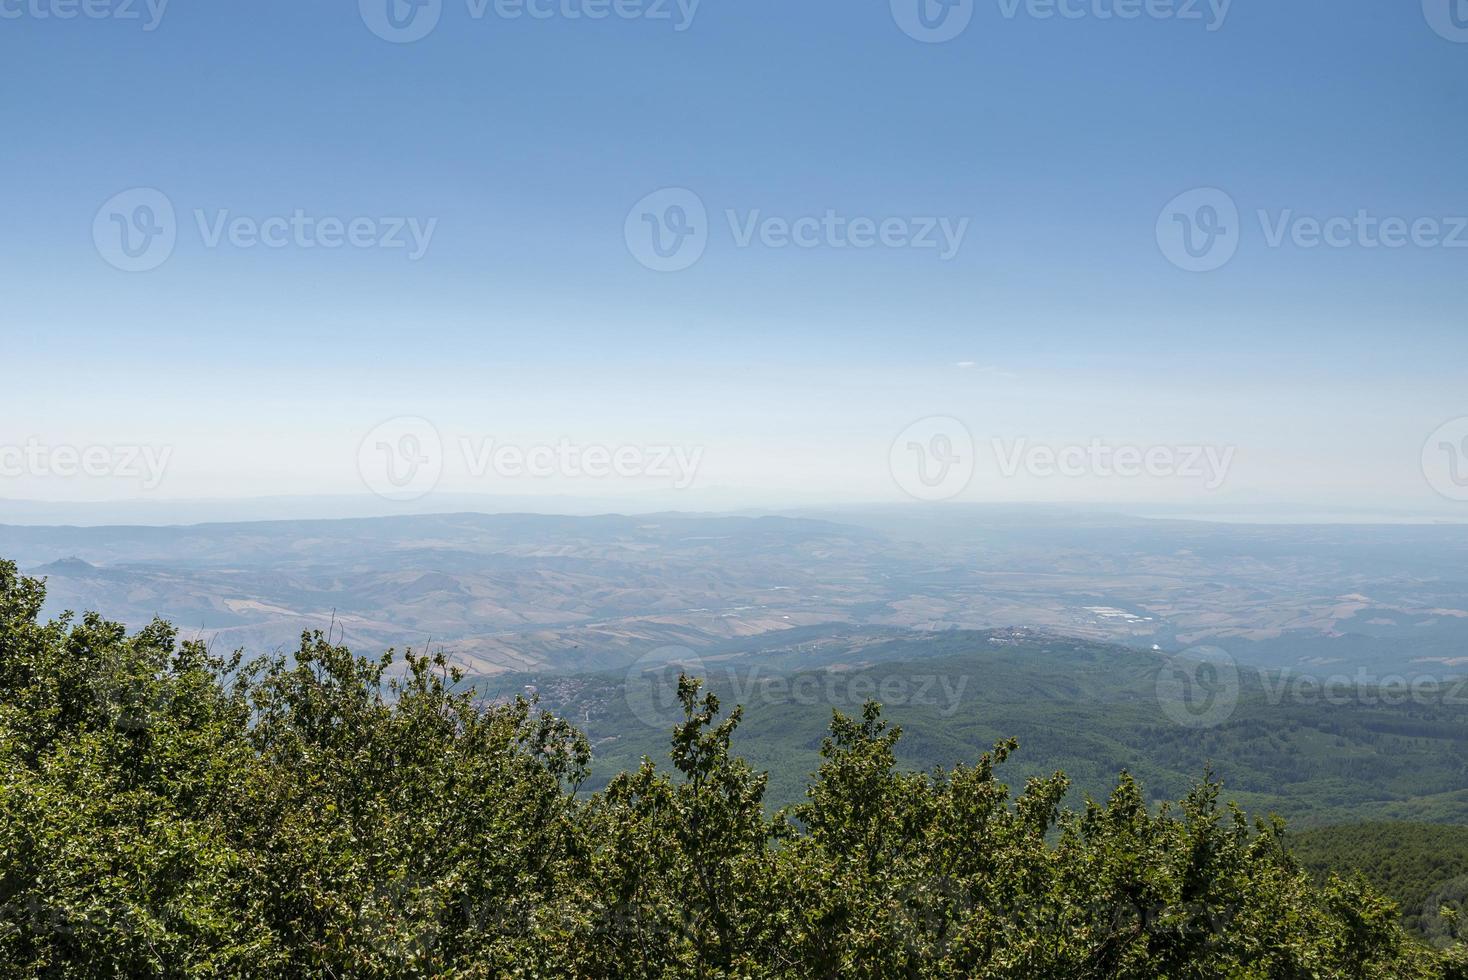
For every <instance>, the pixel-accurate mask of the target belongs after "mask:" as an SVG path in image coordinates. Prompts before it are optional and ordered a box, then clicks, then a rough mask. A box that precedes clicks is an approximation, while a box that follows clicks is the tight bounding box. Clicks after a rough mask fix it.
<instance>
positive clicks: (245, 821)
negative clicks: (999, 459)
mask: <svg viewBox="0 0 1468 980" xmlns="http://www.w3.org/2000/svg"><path fill="white" fill-rule="evenodd" d="M43 600H44V595H43V589H42V587H41V585H40V584H39V583H37V582H34V581H29V580H26V579H24V578H21V577H19V576H18V575H17V574H16V570H15V567H14V566H13V565H11V564H8V563H4V562H0V973H3V975H5V976H15V977H78V978H81V977H87V978H90V977H128V978H134V977H283V978H296V977H300V978H306V977H310V978H320V977H337V978H347V977H352V978H377V977H381V978H389V977H393V978H396V977H459V978H491V977H493V978H501V977H588V978H591V977H596V978H602V977H604V978H609V980H610V978H617V980H624V978H661V980H681V978H688V977H699V978H710V980H712V978H728V980H733V978H746V977H749V978H754V977H759V978H765V977H770V978H835V977H841V978H846V977H855V978H871V980H877V978H889V977H891V978H897V977H903V978H928V977H935V978H953V980H958V978H976V977H1013V978H1032V977H1046V978H1091V977H1094V978H1098V980H1099V978H1117V977H1120V978H1135V980H1144V978H1145V980H1151V978H1155V977H1191V978H1205V977H1234V978H1257V980H1264V978H1275V977H1301V978H1303V977H1317V978H1334V977H1342V978H1344V977H1350V978H1381V980H1386V978H1424V980H1425V978H1441V980H1449V978H1451V980H1461V978H1464V977H1468V951H1465V948H1464V946H1463V945H1462V944H1456V945H1454V946H1453V947H1451V948H1450V949H1448V950H1446V951H1441V952H1439V951H1433V950H1430V949H1428V948H1427V947H1425V946H1422V945H1419V944H1415V943H1413V942H1412V941H1411V940H1410V939H1409V938H1408V937H1407V936H1406V934H1405V933H1404V932H1403V931H1402V929H1401V927H1400V925H1399V924H1398V922H1397V917H1396V910H1395V908H1394V906H1392V905H1391V903H1389V902H1388V901H1386V900H1385V899H1383V898H1381V897H1379V896H1378V895H1377V894H1376V893H1374V892H1373V891H1372V890H1371V888H1370V886H1369V885H1367V884H1365V883H1364V882H1357V881H1348V880H1342V879H1339V878H1334V877H1332V878H1328V879H1326V880H1325V881H1323V882H1319V881H1316V880H1314V879H1313V878H1312V876H1311V874H1310V873H1309V872H1308V871H1307V870H1306V869H1304V868H1303V867H1302V866H1301V865H1299V864H1298V862H1297V861H1296V860H1295V859H1294V858H1293V857H1292V856H1291V854H1290V853H1289V851H1288V849H1287V847H1286V837H1285V832H1284V830H1283V828H1282V826H1281V825H1280V824H1279V823H1278V822H1257V823H1252V824H1251V822H1250V821H1249V820H1248V819H1246V817H1245V816H1244V814H1243V813H1242V812H1240V811H1239V810H1237V809H1233V808H1227V807H1224V806H1221V805H1220V803H1219V795H1220V791H1221V789H1220V787H1219V785H1218V784H1217V783H1216V782H1213V781H1211V780H1208V779H1200V780H1198V781H1196V782H1195V783H1194V784H1193V785H1192V786H1191V788H1189V789H1188V790H1187V792H1186V793H1185V795H1184V796H1183V798H1182V799H1181V802H1179V803H1177V804H1174V805H1171V806H1166V807H1155V806H1152V805H1149V803H1148V801H1147V799H1146V798H1145V797H1144V795H1143V793H1142V791H1141V788H1140V787H1139V786H1138V784H1137V782H1136V781H1135V780H1134V779H1133V778H1132V777H1130V776H1127V775H1122V776H1121V777H1119V778H1117V779H1114V780H1113V782H1112V788H1111V790H1110V791H1109V792H1108V793H1107V794H1105V797H1104V800H1103V801H1102V802H1099V803H1095V804H1090V805H1086V806H1084V807H1082V808H1079V809H1070V808H1066V807H1064V806H1063V803H1062V801H1063V800H1064V798H1065V797H1066V794H1067V788H1068V781H1067V779H1066V777H1065V776H1064V775H1063V774H1060V773H1053V774H1050V775H1047V776H1044V777H1037V778H1034V779H1030V780H1027V781H1025V783H1024V787H1023V789H1022V790H1019V791H1011V789H1010V788H1009V786H1008V785H1007V782H1008V781H1009V780H1011V779H1013V778H1014V776H1015V773H1014V771H1013V765H1012V759H1011V757H1022V752H1018V750H1017V747H1016V746H1015V744H1014V743H1013V742H1010V741H1001V742H998V743H997V744H996V745H995V746H994V747H992V748H991V749H990V750H989V751H987V752H985V753H983V754H976V755H974V756H973V757H971V758H970V759H968V760H967V761H966V762H964V763H962V764H959V765H956V766H954V767H952V768H948V769H944V770H942V771H933V772H927V773H917V772H911V771H904V769H903V768H902V767H901V766H900V765H899V763H898V760H897V757H896V753H897V752H899V751H904V750H903V749H902V746H903V743H904V740H903V738H902V735H901V733H900V732H899V731H898V730H897V729H895V728H893V727H891V726H890V725H889V724H888V722H887V721H886V719H884V717H883V715H882V712H881V710H880V708H879V707H878V706H877V705H876V704H875V703H874V702H869V703H866V704H864V705H863V706H862V707H861V708H860V709H858V711H856V712H855V713H854V714H853V715H846V714H840V715H836V716H834V717H833V718H830V719H828V725H827V731H826V734H825V736H824V737H823V738H822V739H820V741H819V748H818V751H817V754H816V757H817V760H818V762H817V766H818V771H817V772H816V774H815V775H814V776H813V777H812V779H811V780H810V782H809V785H808V787H807V791H806V793H805V794H804V797H803V800H802V802H801V803H800V804H799V805H798V806H796V807H795V808H793V809H789V810H785V811H783V812H781V813H778V814H774V815H771V814H770V813H769V812H768V810H767V807H766V800H765V791H766V779H765V777H764V775H763V774H761V773H760V772H759V771H758V770H757V769H756V768H753V767H751V766H750V765H749V764H748V763H746V762H745V761H744V760H742V759H741V758H739V757H738V755H737V754H736V753H734V752H733V751H732V743H733V741H734V739H735V737H736V734H737V732H738V730H739V727H740V725H741V722H742V717H741V713H740V712H739V711H738V710H737V709H736V710H734V711H731V712H730V711H725V710H724V709H723V707H722V706H721V704H720V703H719V701H718V699H717V698H716V697H714V696H713V695H710V694H706V693H704V692H701V691H700V690H699V685H698V683H697V682H696V681H694V680H692V679H686V678H685V679H682V680H680V681H679V683H678V686H677V691H676V694H677V698H678V717H677V718H676V719H675V723H674V724H673V726H672V727H671V729H670V731H669V732H668V733H667V734H666V735H665V738H667V736H668V735H670V736H671V738H670V739H669V740H668V741H666V742H665V743H664V744H665V745H668V744H670V745H671V751H670V752H668V753H667V755H668V757H669V760H670V762H671V766H670V767H666V768H665V767H660V766H657V765H655V764H653V763H651V762H648V763H644V764H641V765H639V766H638V767H636V768H635V770H633V771H629V772H624V773H621V774H619V775H617V776H615V777H613V778H612V779H610V781H609V782H607V784H606V785H605V786H604V788H603V789H602V790H601V791H600V792H597V793H595V794H593V795H591V796H589V797H587V796H583V795H582V794H581V793H580V792H579V790H580V788H581V786H582V784H583V782H584V780H585V777H586V774H587V766H588V765H589V763H590V761H591V751H590V748H591V747H590V745H589V744H588V742H587V740H586V739H585V737H584V736H583V735H582V734H581V733H580V732H578V731H577V730H576V729H575V728H573V727H572V726H571V725H570V724H568V723H567V722H565V721H562V720H560V719H558V718H556V717H554V716H553V715H550V714H547V713H543V712H540V711H537V710H536V709H535V708H534V706H533V705H531V704H529V703H527V702H526V701H523V700H519V701H515V702H513V703H507V704H491V703H486V702H483V701H482V700H480V699H479V698H478V696H477V695H476V693H475V692H474V691H473V690H472V689H469V688H467V687H466V686H465V685H464V684H463V683H462V681H463V678H462V676H461V675H459V674H458V673H457V672H456V671H455V670H453V669H452V668H451V667H449V666H448V664H447V663H446V662H445V661H444V659H443V658H442V657H436V658H426V657H421V656H413V655H411V654H410V655H408V656H407V657H406V658H405V659H403V658H397V657H394V656H393V655H392V654H387V655H383V656H379V657H374V658H372V659H366V658H361V657H357V656H354V655H353V654H352V653H351V651H349V650H347V649H345V648H343V647H340V646H337V645H333V644H332V643H331V642H329V641H328V640H327V639H326V638H325V637H323V636H321V635H320V634H315V635H309V636H306V637H303V639H302V643H301V646H300V648H299V649H298V650H297V651H296V652H295V654H294V656H292V657H290V658H286V657H284V656H281V655H274V656H270V657H266V658H264V659H261V660H258V661H254V662H252V663H248V664H242V663H241V662H240V661H239V659H238V657H235V658H231V659H221V658H217V657H214V656H212V655H211V654H210V652H209V651H208V650H207V649H206V648H205V647H204V646H203V645H201V644H198V643H182V644H180V643H179V642H178V640H177V635H176V633H175V632H174V630H173V629H172V628H171V627H169V626H168V625H167V624H164V623H155V624H153V625H152V626H150V627H148V628H146V629H144V630H142V631H140V632H138V633H136V634H134V635H128V633H127V632H126V630H124V629H123V628H122V627H120V626H118V625H116V624H113V623H109V622H108V621H106V620H105V619H103V618H101V617H100V616H96V615H88V616H85V617H83V618H82V619H80V620H74V619H71V618H69V617H67V618H63V619H61V620H59V621H53V622H44V621H42V620H41V619H40V618H39V611H40V609H41V605H42V602H43ZM920 751H931V748H920ZM1017 753H1018V755H1017ZM1447 914H1448V915H1449V917H1450V918H1451V916H1452V914H1453V912H1452V910H1449V911H1448V913H1447Z"/></svg>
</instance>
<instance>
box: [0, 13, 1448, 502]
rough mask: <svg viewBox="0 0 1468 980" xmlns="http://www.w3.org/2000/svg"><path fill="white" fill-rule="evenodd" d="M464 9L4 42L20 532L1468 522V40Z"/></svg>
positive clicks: (7, 403) (1267, 29)
mask: <svg viewBox="0 0 1468 980" xmlns="http://www.w3.org/2000/svg"><path fill="white" fill-rule="evenodd" d="M422 2H424V3H426V4H427V5H426V6H423V7H421V8H418V7H414V6H412V5H410V4H409V3H408V2H407V0H362V3H361V4H360V5H358V4H352V3H348V2H341V0H338V2H332V3H318V2H312V3H302V2H299V0H297V2H291V3H287V2H283V0H280V2H276V0H254V2H251V3H234V4H223V3H187V4H186V3H182V2H178V3H173V4H169V5H167V6H165V7H163V8H161V9H160V8H159V6H158V0H153V6H152V7H150V6H149V4H148V3H147V2H146V0H130V2H126V3H125V0H86V4H87V5H86V6H83V5H82V0H0V61H3V63H4V64H5V65H6V67H7V68H8V77H9V78H10V79H11V80H12V86H11V91H10V94H9V96H8V97H7V98H6V99H5V100H4V102H3V104H0V131H3V134H4V135H3V137H0V172H3V174H4V175H5V178H6V179H5V186H6V189H7V190H6V195H5V196H6V207H5V218H6V220H5V222H4V226H3V230H0V268H3V280H4V289H3V292H0V358H3V362H4V365H5V368H6V370H5V371H4V379H5V380H4V384H3V385H0V498H11V499H22V498H27V499H34V500H52V501H65V500H85V499H122V498H131V497H146V498H150V499H153V500H158V499H168V498H187V497H243V496H254V495H274V494H318V493H332V494H336V493H364V494H365V493H367V492H368V491H369V490H377V491H381V492H386V493H387V494H388V495H390V496H391V495H394V494H397V495H400V496H404V497H408V496H412V497H421V494H422V493H425V492H428V491H429V490H433V489H436V490H438V491H440V492H449V491H452V492H485V493H510V494H529V493H536V492H541V491H544V492H547V493H552V492H553V493H568V494H586V495H608V494H613V493H638V492H644V491H646V492H655V493H658V494H660V495H667V494H669V493H677V494H683V495H684V496H683V497H674V498H671V499H686V500H687V501H688V504H689V506H690V507H697V506H702V505H704V504H705V503H707V502H709V501H713V500H717V501H718V502H719V503H720V504H725V503H732V502H747V503H761V504H775V503H782V502H802V503H808V502H811V501H813V500H822V499H830V500H841V501H854V500H893V501H895V500H901V499H906V498H907V497H908V496H918V497H920V498H924V499H939V498H954V499H960V500H1022V499H1036V500H1105V501H1114V500H1127V501H1172V502H1182V503H1190V504H1191V503H1199V504H1208V505H1210V506H1221V507H1227V506H1233V505H1237V506H1240V507H1244V506H1253V505H1255V504H1261V503H1269V502H1293V503H1298V504H1304V505H1309V506H1319V507H1321V508H1322V509H1326V508H1334V507H1342V506H1361V507H1371V508H1385V507H1393V508H1402V509H1432V510H1434V511H1436V512H1440V513H1444V514H1449V515H1451V514H1455V513H1460V512H1463V511H1468V502H1459V501H1454V500H1451V499H1449V498H1451V497H1453V496H1455V495H1458V491H1460V490H1461V491H1462V494H1461V496H1463V497H1465V498H1468V441H1460V440H1468V422H1465V423H1459V424H1449V425H1448V426H1447V428H1445V429H1442V430H1441V431H1440V432H1438V433H1437V434H1434V431H1435V430H1438V429H1439V427H1440V426H1442V425H1444V423H1450V422H1451V420H1455V419H1461V418H1463V417H1465V416H1468V383H1465V382H1468V218H1459V219H1458V220H1457V221H1455V220H1454V219H1455V217H1457V216H1468V181H1465V169H1464V167H1465V163H1464V162H1465V160H1468V125H1465V123H1468V84H1465V83H1468V43H1464V42H1468V10H1463V9H1459V10H1457V11H1454V10H1453V9H1452V8H1451V7H1450V6H1449V4H1450V2H1458V0H1441V2H1439V0H1426V2H1425V3H1420V2H1419V0H1400V2H1395V3H1379V2H1367V0H1350V2H1345V3H1342V2H1339V0H1295V2H1289V3H1284V2H1279V0H1267V2H1266V0H1234V2H1233V3H1232V4H1220V3H1219V2H1217V0H1215V2H1214V3H1213V4H1212V5H1210V3H1209V2H1208V0H1200V2H1197V3H1194V2H1193V0H1060V2H1058V4H1049V5H1047V4H1046V3H1045V2H1044V0H1032V2H1030V3H1023V2H1017V0H988V2H976V0H966V2H959V3H958V5H957V6H954V7H952V8H951V9H949V8H944V7H943V6H942V5H941V4H940V3H939V2H938V0H922V2H924V3H925V4H926V6H925V7H924V8H923V9H919V8H918V6H917V5H918V3H919V0H892V2H891V3H889V0H870V2H864V3H853V2H850V0H842V2H837V0H826V2H820V0H815V2H806V3H792V2H790V0H778V2H776V0H737V2H736V0H702V2H701V3H697V4H691V2H690V0H684V2H683V3H682V5H680V4H679V3H678V2H677V0H667V2H664V0H617V2H615V3H613V2H612V0H524V2H520V0H500V2H499V3H498V4H496V3H494V2H493V0H491V2H489V4H488V5H487V6H481V5H480V4H479V0H442V2H441V3H439V2H436V0H422ZM389 4H391V5H392V6H391V7H389ZM73 13H75V14H77V16H75V17H70V18H67V17H64V16H62V15H66V14H73ZM88 13H90V14H92V15H95V16H87V14H88ZM532 13H533V14H534V15H535V16H532ZM1047 13H1053V14H1054V15H1053V16H1046V14H1047ZM1167 13H1170V14H1172V16H1163V15H1164V14H1167ZM516 14H518V16H516ZM1122 14H1131V15H1135V16H1127V17H1124V16H1122ZM597 15H604V16H597ZM149 27H152V28H153V29H151V30H150V29H149ZM418 34H423V35H424V36H422V37H421V38H419V39H417V40H413V41H410V42H407V43H404V42H405V41H406V39H407V38H409V37H413V36H416V35H418ZM950 34H952V35H954V36H952V37H951V38H950V39H948V40H946V41H942V42H941V43H932V42H934V41H936V39H938V38H940V37H944V36H947V35H950ZM670 188H671V189H679V190H676V191H668V190H667V189H670ZM139 189H145V190H139ZM1199 189H1212V190H1206V191H1202V192H1200V193H1190V192H1197V191H1199ZM658 192H662V193H658ZM119 195H120V196H119ZM649 195H652V196H651V197H649ZM1230 207H1234V208H1236V209H1237V213H1236V214H1235V213H1232V212H1231V211H1230V210H1229V208H1230ZM167 210H171V211H172V220H169V216H168V214H166V213H165V212H166V211H167ZM1261 211H1262V212H1264V214H1263V215H1261V214H1260V212H1261ZM238 219H244V220H243V221H240V220H238ZM357 219H362V220H357ZM800 219H812V220H807V221H805V222H801V221H800ZM1312 219H1313V221H1314V222H1317V223H1318V224H1316V225H1312V223H1311V221H1312ZM1332 219H1335V220H1332ZM333 223H336V224H335V227H334V226H333ZM654 229H655V230H656V231H657V232H658V241H657V242H654V241H653V237H652V236H653V231H654ZM1322 236H1323V237H1324V238H1325V239H1328V240H1329V242H1328V243H1326V242H1322V241H1320V239H1321V237H1322ZM261 239H264V240H265V242H268V244H267V243H262V242H261ZM331 246H335V247H331ZM399 246H400V247H399ZM930 246H931V247H930ZM659 248H661V249H662V253H660V252H659V251H658V249H659ZM1190 249H1191V251H1190ZM130 253H131V254H130ZM683 266H686V267H683ZM143 267H151V268H147V271H125V270H126V269H128V268H143ZM670 268H671V269H673V270H674V271H667V270H668V269H670ZM1196 269H1204V270H1206V271H1194V270H1196ZM405 419H406V420H411V421H402V420H405ZM931 419H936V421H926V422H925V421H920V420H931ZM391 420H398V421H391ZM416 420H425V422H426V424H427V425H428V426H430V427H431V428H429V429H425V428H424V424H425V423H424V422H419V421H416ZM384 423H385V425H384ZM955 425H956V426H958V428H955ZM434 439H436V440H437V442H436V443H434V441H433V440H434ZM965 439H967V440H968V442H965ZM405 440H406V441H405ZM970 443H971V445H970ZM506 447H508V448H509V450H514V451H518V452H519V453H520V457H518V458H520V462H521V465H519V466H517V465H515V464H516V459H517V457H516V455H515V452H513V451H512V452H509V454H508V455H507V456H503V455H502V456H496V455H495V454H496V453H497V452H500V451H504V450H505V448H506ZM1036 447H1039V450H1040V451H1039V454H1038V455H1036ZM1448 447H1451V449H1450V448H1448ZM58 450H60V455H59V456H58V455H57V453H58ZM1047 450H1048V451H1049V452H1050V453H1051V454H1052V455H1053V456H1055V457H1056V458H1057V459H1058V460H1059V463H1057V464H1056V465H1054V466H1052V465H1049V464H1048V463H1047V459H1049V457H1047V456H1046V454H1045V453H1046V451H1047ZM68 451H70V453H69V452H68ZM619 452H620V455H618V454H619ZM88 453H90V456H88ZM925 453H926V454H928V456H924V454H925ZM1118 453H1121V454H1122V456H1123V459H1124V461H1127V460H1131V461H1135V460H1137V459H1142V460H1144V461H1145V462H1142V463H1140V464H1138V465H1136V466H1132V467H1131V469H1129V470H1128V472H1126V473H1118V472H1116V467H1115V466H1113V465H1112V464H1113V463H1115V461H1116V455H1117V454H1118ZM394 454H397V457H396V458H395V457H394ZM588 454H590V455H589V457H588ZM1128 454H1131V455H1128ZM73 457H74V458H73ZM86 460H89V463H85V464H84V462H83V461H86ZM1434 460H1435V462H1434ZM1210 461H1211V462H1210ZM1051 462H1054V461H1053V460H1052V461H1051ZM1425 462H1426V467H1425V468H1426V470H1427V472H1426V473H1424V463H1425ZM910 466H911V467H919V469H917V470H915V471H908V470H907V469H905V468H906V467H910ZM375 467H377V468H381V467H387V470H386V480H387V482H386V483H384V478H385V477H384V472H379V471H378V469H374V468H375ZM945 467H946V468H945ZM1057 467H1058V468H1057ZM1122 468H1123V469H1126V466H1123V467H1122ZM88 471H90V472H88ZM532 471H533V472H532ZM425 474H426V475H425ZM600 474H605V475H600ZM155 477H156V478H155ZM1434 487H1437V488H1438V489H1437V490H1436V491H1435V489H1434ZM1438 491H1442V492H1438ZM1444 493H1446V496H1444ZM4 516H5V515H4V511H3V504H0V520H3V519H4Z"/></svg>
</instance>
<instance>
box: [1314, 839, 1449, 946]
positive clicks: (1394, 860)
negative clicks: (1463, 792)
mask: <svg viewBox="0 0 1468 980" xmlns="http://www.w3.org/2000/svg"><path fill="white" fill-rule="evenodd" d="M1290 843H1291V847H1292V849H1293V850H1294V852H1295V854H1296V855H1297V856H1298V857H1299V859H1300V861H1301V862H1302V863H1303V864H1304V865H1305V866H1306V867H1307V868H1309V869H1310V870H1311V871H1313V872H1315V873H1316V874H1317V875H1318V876H1320V877H1321V878H1322V879H1323V878H1324V877H1325V876H1326V875H1328V874H1330V873H1332V872H1334V873H1339V874H1343V875H1345V874H1350V873H1353V872H1357V871H1359V872H1361V873H1362V874H1364V875H1365V876H1366V880H1367V881H1369V882H1371V884H1372V886H1374V887H1375V888H1376V889H1378V890H1379V891H1380V892H1381V893H1382V894H1383V895H1385V896H1387V897H1388V898H1390V899H1392V900H1393V901H1395V902H1396V903H1397V904H1398V905H1399V906H1400V907H1401V910H1402V919H1403V922H1404V923H1405V924H1406V926H1407V928H1408V929H1409V930H1410V931H1412V932H1413V933H1414V934H1417V935H1421V936H1424V937H1426V938H1428V939H1430V940H1431V941H1433V942H1434V943H1436V944H1439V945H1440V944H1443V943H1446V942H1447V941H1448V940H1449V938H1450V937H1449V935H1448V924H1447V923H1446V922H1444V921H1443V920H1442V918H1441V916H1439V915H1438V908H1439V907H1440V906H1441V905H1442V904H1443V903H1444V902H1447V903H1450V904H1458V903H1461V902H1462V901H1463V900H1464V899H1465V898H1468V827H1455V826H1444V825H1442V824H1423V823H1364V824H1346V825H1343V826H1337V827H1319V828H1316V829H1313V830H1306V831H1302V832H1300V833H1297V834H1292V835H1291V836H1290Z"/></svg>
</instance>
